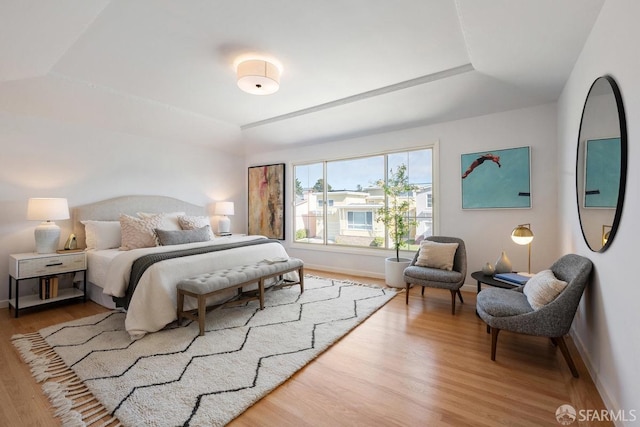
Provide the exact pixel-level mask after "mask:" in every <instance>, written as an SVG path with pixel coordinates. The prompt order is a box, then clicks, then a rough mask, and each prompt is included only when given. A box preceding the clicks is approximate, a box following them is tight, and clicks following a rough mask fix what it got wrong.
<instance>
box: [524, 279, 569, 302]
mask: <svg viewBox="0 0 640 427" xmlns="http://www.w3.org/2000/svg"><path fill="white" fill-rule="evenodd" d="M566 287H567V282H565V281H562V280H560V279H557V278H556V276H555V275H554V274H553V271H551V270H543V271H541V272H539V273H538V274H536V275H535V276H533V277H532V278H531V279H529V280H528V281H527V284H526V285H524V289H522V292H524V294H525V295H526V296H527V301H528V302H529V305H530V306H531V308H533V309H534V310H539V309H540V308H542V307H544V306H545V305H547V304H549V303H550V302H551V301H553V300H554V299H556V297H557V296H558V295H560V292H562V291H563V290H564V288H566Z"/></svg>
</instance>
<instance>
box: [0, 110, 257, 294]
mask: <svg viewBox="0 0 640 427" xmlns="http://www.w3.org/2000/svg"><path fill="white" fill-rule="evenodd" d="M0 147H1V151H0V153H1V154H0V155H1V158H0V159H1V160H0V277H4V278H5V280H4V281H3V283H5V284H4V285H3V286H1V287H0V306H6V299H7V296H8V287H7V286H8V281H7V280H6V278H7V277H8V274H9V273H8V254H10V253H20V252H32V251H34V250H35V243H34V237H33V230H34V228H35V226H36V225H37V223H34V222H31V221H27V220H26V212H27V211H26V209H27V200H28V199H29V197H66V198H67V199H68V201H69V206H70V207H73V206H78V205H82V204H86V203H90V202H94V201H98V200H103V199H107V198H111V197H116V196H122V195H136V194H159V195H165V196H172V197H176V198H179V199H182V200H186V201H188V202H191V203H195V204H198V205H203V206H206V205H209V204H211V203H212V202H215V201H216V200H232V201H235V202H236V203H238V206H239V207H238V208H237V209H236V211H237V215H235V216H234V217H233V218H232V230H236V229H238V231H244V230H245V229H246V227H245V224H246V216H244V214H243V212H244V211H245V209H243V206H245V205H246V203H245V199H246V186H245V185H244V181H245V175H246V169H245V168H244V159H242V158H240V157H236V156H232V155H228V154H222V153H219V152H216V151H214V150H213V149H212V148H208V147H204V146H198V145H193V144H187V143H185V144H184V145H183V146H177V145H175V144H173V143H172V144H169V143H164V142H163V141H158V140H151V139H145V138H140V137H136V136H132V135H125V134H119V133H113V132H106V131H101V130H97V129H89V128H81V127H77V126H73V125H69V124H65V123H59V122H53V121H48V120H42V119H38V118H32V117H21V116H15V115H8V114H0ZM214 219H215V218H214ZM57 223H58V225H60V226H61V227H62V228H63V230H62V236H61V245H62V244H64V241H65V240H66V237H67V236H68V235H69V233H70V232H71V221H70V220H65V221H57ZM214 225H215V221H214Z"/></svg>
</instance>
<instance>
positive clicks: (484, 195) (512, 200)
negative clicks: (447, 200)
mask: <svg viewBox="0 0 640 427" xmlns="http://www.w3.org/2000/svg"><path fill="white" fill-rule="evenodd" d="M461 174H462V209H505V208H506V209H509V208H511V209H514V208H530V207H531V155H530V147H519V148H507V149H503V150H493V151H480V152H477V153H469V154H463V155H462V156H461Z"/></svg>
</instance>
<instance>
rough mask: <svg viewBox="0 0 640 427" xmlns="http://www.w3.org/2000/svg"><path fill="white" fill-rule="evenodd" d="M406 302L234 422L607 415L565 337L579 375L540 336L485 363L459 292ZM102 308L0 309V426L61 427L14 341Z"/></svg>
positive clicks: (485, 339)
mask: <svg viewBox="0 0 640 427" xmlns="http://www.w3.org/2000/svg"><path fill="white" fill-rule="evenodd" d="M307 273H309V274H315V275H319V276H325V277H334V278H345V279H351V280H357V281H361V282H365V283H378V284H382V281H381V280H377V279H370V278H361V277H354V276H346V275H340V274H336V273H323V272H321V271H307ZM410 295H411V296H410V298H409V305H408V306H407V305H405V300H404V295H403V294H400V295H398V296H397V297H395V298H394V299H393V300H391V301H390V302H389V303H387V304H386V305H385V306H384V307H382V308H381V309H380V310H378V311H377V312H376V313H374V314H373V315H372V316H371V317H370V318H369V319H367V320H366V321H365V322H364V323H363V324H361V325H360V326H358V327H357V328H356V329H355V330H353V331H352V332H351V333H350V334H348V335H347V336H345V337H344V338H343V339H342V340H340V341H339V342H337V343H336V344H335V345H333V346H332V347H331V348H330V349H329V350H328V351H326V352H325V353H323V354H321V355H320V356H319V357H318V358H317V359H316V360H315V361H313V362H311V363H310V364H309V365H307V366H306V367H304V368H303V369H302V370H300V371H299V372H298V373H297V374H296V375H294V376H293V377H292V378H291V379H289V380H288V381H287V382H286V383H284V384H283V385H282V386H280V387H278V388H277V389H276V390H274V391H273V392H272V393H270V394H269V395H267V396H266V397H265V398H263V399H262V400H261V401H259V402H258V403H256V404H255V405H254V406H252V407H251V408H249V409H248V410H247V411H246V412H245V413H243V414H242V415H241V416H239V417H238V418H237V419H235V420H234V421H233V422H232V423H231V424H230V425H232V426H236V427H237V426H279V427H280V426H303V425H304V426H307V425H308V426H376V425H379V426H437V425H443V426H491V427H494V426H543V425H549V426H558V425H560V424H558V422H557V421H556V419H555V411H556V409H557V408H558V406H560V405H562V404H565V403H568V404H571V405H572V406H573V407H574V408H576V409H578V410H579V409H596V410H599V409H604V405H603V403H602V400H601V398H600V396H599V394H598V392H597V390H596V388H595V386H594V384H593V382H592V380H591V379H590V377H589V374H588V372H587V371H586V369H585V367H584V364H583V363H582V360H581V359H580V357H579V355H578V352H577V351H576V349H575V347H574V345H573V342H572V341H571V339H568V340H567V341H568V346H569V350H570V351H571V354H572V355H573V357H574V359H575V361H576V365H577V367H578V371H579V373H580V378H577V379H576V378H573V377H572V376H571V373H570V371H569V369H568V367H567V365H566V363H565V361H564V359H563V358H562V355H561V354H560V351H559V350H558V349H557V348H555V347H553V346H552V345H551V343H550V340H548V339H545V338H539V337H528V336H522V335H517V334H511V333H509V332H502V333H501V334H500V339H499V342H498V350H497V357H496V361H495V362H492V361H491V359H490V354H489V353H490V344H491V336H490V335H489V334H487V332H486V327H485V325H484V323H483V322H482V321H481V320H480V319H479V318H478V317H477V316H476V315H475V294H473V293H465V292H463V296H464V300H465V303H464V304H458V308H457V313H456V315H455V316H452V315H451V308H450V303H451V302H450V294H449V292H448V291H445V290H438V289H427V290H426V291H425V297H424V299H423V298H421V297H420V291H419V289H414V290H413V291H412V292H411V294H410ZM102 311H105V309H104V308H102V307H100V306H98V305H97V304H94V303H92V302H87V303H84V304H83V303H79V304H70V305H65V306H60V307H56V308H51V309H47V310H42V311H33V312H24V313H21V314H20V317H19V318H18V319H15V318H13V312H11V314H10V313H9V312H8V310H7V309H2V310H0V340H1V342H2V346H1V347H0V348H1V351H0V377H1V378H2V382H1V383H0V402H2V403H1V404H0V425H1V426H7V427H10V426H21V427H22V426H56V425H59V421H58V420H57V419H56V418H55V417H54V416H53V411H52V410H51V409H50V406H49V402H48V401H47V399H46V398H45V397H44V395H43V394H42V392H41V390H40V385H39V384H37V383H36V382H35V380H34V379H33V377H32V376H31V374H30V372H29V369H28V367H27V365H26V364H24V363H23V362H22V361H21V359H20V356H19V354H18V352H17V351H16V350H15V348H14V346H13V345H12V344H11V342H10V338H11V336H12V335H14V334H17V333H28V332H33V331H37V330H39V329H41V328H43V327H45V326H48V325H53V324H56V323H60V322H65V321H68V320H72V319H75V318H81V317H85V316H89V315H91V314H95V313H98V312H102ZM576 425H588V424H586V423H581V422H579V421H576V422H575V423H573V424H572V426H576ZM604 425H608V424H607V423H606V422H603V423H598V426H604ZM609 425H612V424H609ZM136 427H138V426H136Z"/></svg>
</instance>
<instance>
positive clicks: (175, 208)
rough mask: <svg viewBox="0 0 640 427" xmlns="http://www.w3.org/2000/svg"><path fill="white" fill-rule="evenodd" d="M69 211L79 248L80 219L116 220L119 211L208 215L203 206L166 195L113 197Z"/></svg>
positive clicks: (82, 237)
mask: <svg viewBox="0 0 640 427" xmlns="http://www.w3.org/2000/svg"><path fill="white" fill-rule="evenodd" d="M71 212H72V213H71V218H72V221H73V233H74V234H75V235H76V239H77V240H78V247H79V248H84V247H85V246H86V245H85V232H84V225H83V224H82V223H81V222H80V221H84V220H95V221H118V220H119V218H120V214H121V213H123V214H127V215H132V216H135V215H136V213H137V212H149V213H161V212H184V213H185V214H187V215H208V213H207V212H206V208H205V207H203V206H198V205H194V204H192V203H189V202H185V201H183V200H178V199H174V198H173V197H166V196H122V197H115V198H113V199H107V200H102V201H100V202H95V203H90V204H88V205H83V206H76V207H75V208H73V209H72V210H71Z"/></svg>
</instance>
